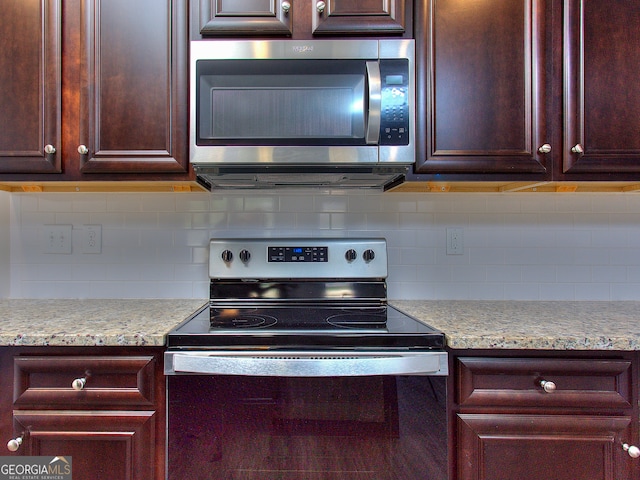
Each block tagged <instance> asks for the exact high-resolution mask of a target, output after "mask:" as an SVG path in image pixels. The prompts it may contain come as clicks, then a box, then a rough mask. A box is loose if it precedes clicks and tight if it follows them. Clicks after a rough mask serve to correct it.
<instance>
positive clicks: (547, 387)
mask: <svg viewBox="0 0 640 480" xmlns="http://www.w3.org/2000/svg"><path fill="white" fill-rule="evenodd" d="M540 386H541V387H542V389H543V390H544V391H545V392H547V393H553V392H555V391H556V384H555V383H553V382H550V381H548V380H540Z"/></svg>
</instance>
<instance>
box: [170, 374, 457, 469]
mask: <svg viewBox="0 0 640 480" xmlns="http://www.w3.org/2000/svg"><path fill="white" fill-rule="evenodd" d="M445 378H446V377H443V376H439V377H431V376H423V375H411V376H407V375H374V376H356V377H348V376H335V377H324V376H322V377H304V376H303V377H286V376H251V375H249V376H245V375H171V376H168V377H167V382H168V455H167V458H168V469H167V471H168V478H169V479H170V480H186V479H189V480H194V479H207V480H212V479H220V480H222V479H224V480H230V479H245V480H246V479H249V480H251V479H261V480H274V479H281V480H294V479H295V480H300V479H305V480H308V479H318V480H320V479H335V480H350V479H363V480H364V479H366V480H372V479H379V480H382V479H385V480H390V479H402V480H413V479H420V480H424V479H430V480H439V479H442V480H444V479H446V478H447V453H446V451H447V440H446V435H447V428H446V414H445V406H446V395H445Z"/></svg>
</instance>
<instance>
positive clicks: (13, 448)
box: [7, 436, 22, 452]
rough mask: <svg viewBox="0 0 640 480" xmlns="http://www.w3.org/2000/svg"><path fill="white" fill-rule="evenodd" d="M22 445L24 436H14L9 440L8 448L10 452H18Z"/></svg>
mask: <svg viewBox="0 0 640 480" xmlns="http://www.w3.org/2000/svg"><path fill="white" fill-rule="evenodd" d="M20 445H22V436H20V437H16V438H12V439H11V440H9V441H8V442H7V449H8V450H9V451H10V452H17V451H18V449H19V448H20Z"/></svg>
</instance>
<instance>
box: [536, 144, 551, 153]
mask: <svg viewBox="0 0 640 480" xmlns="http://www.w3.org/2000/svg"><path fill="white" fill-rule="evenodd" d="M538 152H540V153H549V152H551V145H549V144H548V143H545V144H544V145H542V146H541V147H540V148H538Z"/></svg>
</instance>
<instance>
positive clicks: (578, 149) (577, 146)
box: [571, 143, 584, 155]
mask: <svg viewBox="0 0 640 480" xmlns="http://www.w3.org/2000/svg"><path fill="white" fill-rule="evenodd" d="M571 151H572V152H573V153H577V154H579V155H582V154H583V153H584V148H582V145H580V144H579V143H576V144H575V145H574V146H573V147H572V148H571Z"/></svg>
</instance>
